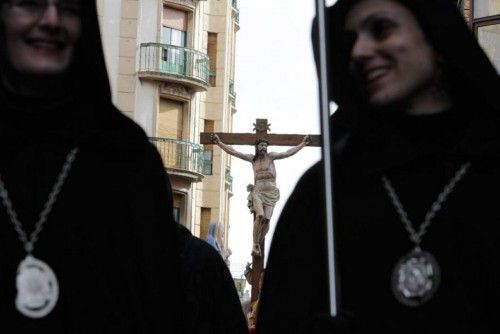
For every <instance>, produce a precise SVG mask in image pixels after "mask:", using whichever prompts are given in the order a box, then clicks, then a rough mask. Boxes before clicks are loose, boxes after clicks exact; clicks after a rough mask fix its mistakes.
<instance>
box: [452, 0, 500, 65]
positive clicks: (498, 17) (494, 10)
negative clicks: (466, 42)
mask: <svg viewBox="0 0 500 334" xmlns="http://www.w3.org/2000/svg"><path fill="white" fill-rule="evenodd" d="M461 5H462V8H463V12H464V16H465V19H466V20H467V22H468V23H469V25H470V27H471V29H472V31H473V32H474V34H475V36H476V37H477V40H478V42H479V44H480V45H481V46H482V48H483V49H484V51H485V52H486V54H487V55H488V57H489V58H490V60H491V62H492V63H493V65H495V67H496V69H497V71H498V73H500V0H461Z"/></svg>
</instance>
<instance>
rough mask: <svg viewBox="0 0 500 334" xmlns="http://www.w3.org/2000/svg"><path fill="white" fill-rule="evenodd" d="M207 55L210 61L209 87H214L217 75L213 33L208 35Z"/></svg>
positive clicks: (215, 44) (214, 34) (215, 36)
mask: <svg viewBox="0 0 500 334" xmlns="http://www.w3.org/2000/svg"><path fill="white" fill-rule="evenodd" d="M207 54H208V58H209V59H210V76H209V81H210V86H212V87H215V85H216V73H217V34H216V33H213V32H209V33H208V45H207Z"/></svg>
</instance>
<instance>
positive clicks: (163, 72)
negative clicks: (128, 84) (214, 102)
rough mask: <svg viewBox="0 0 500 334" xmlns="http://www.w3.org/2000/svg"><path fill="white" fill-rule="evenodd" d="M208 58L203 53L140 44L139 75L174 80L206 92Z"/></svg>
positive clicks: (164, 45)
mask: <svg viewBox="0 0 500 334" xmlns="http://www.w3.org/2000/svg"><path fill="white" fill-rule="evenodd" d="M209 63H210V62H209V58H208V56H207V55H206V54H204V53H203V52H200V51H197V50H193V49H188V48H183V47H180V46H174V45H169V44H160V43H143V44H141V52H140V61H139V74H142V75H143V76H144V75H148V74H149V75H154V76H159V77H164V78H166V79H168V78H174V79H179V80H182V81H187V82H188V83H193V84H194V85H195V86H200V85H201V86H202V88H204V89H205V90H206V87H207V86H208V80H209V73H210V71H209V70H210V68H209Z"/></svg>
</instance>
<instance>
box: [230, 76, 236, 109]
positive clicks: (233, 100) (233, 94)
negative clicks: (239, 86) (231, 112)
mask: <svg viewBox="0 0 500 334" xmlns="http://www.w3.org/2000/svg"><path fill="white" fill-rule="evenodd" d="M229 99H230V100H231V107H232V108H236V92H235V91H234V81H233V80H229Z"/></svg>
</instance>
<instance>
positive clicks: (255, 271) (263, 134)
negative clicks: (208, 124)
mask: <svg viewBox="0 0 500 334" xmlns="http://www.w3.org/2000/svg"><path fill="white" fill-rule="evenodd" d="M270 126H271V124H269V123H268V122H267V119H260V118H258V119H257V120H256V122H255V123H254V131H255V133H224V132H217V135H218V136H219V139H220V140H221V141H222V142H223V143H224V144H228V145H252V146H254V145H255V141H256V140H257V139H265V140H267V141H268V142H269V145H272V146H296V145H298V144H300V142H302V140H303V139H304V136H305V134H303V135H297V134H272V133H268V131H271V129H270ZM211 134H212V133H210V132H202V133H200V144H213V143H212V139H211V138H210V135H211ZM309 137H310V140H311V142H310V143H309V144H308V146H321V136H319V135H309ZM254 221H255V214H254ZM264 246H265V245H264V242H262V243H261V244H260V249H261V253H262V254H261V256H253V257H252V294H251V301H252V302H254V301H256V300H257V299H258V298H259V296H260V285H259V280H260V277H261V274H262V272H263V271H264Z"/></svg>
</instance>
